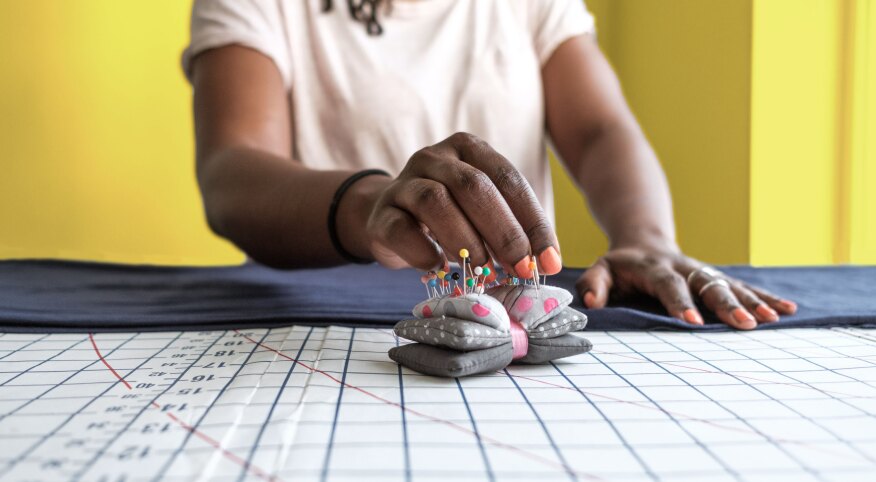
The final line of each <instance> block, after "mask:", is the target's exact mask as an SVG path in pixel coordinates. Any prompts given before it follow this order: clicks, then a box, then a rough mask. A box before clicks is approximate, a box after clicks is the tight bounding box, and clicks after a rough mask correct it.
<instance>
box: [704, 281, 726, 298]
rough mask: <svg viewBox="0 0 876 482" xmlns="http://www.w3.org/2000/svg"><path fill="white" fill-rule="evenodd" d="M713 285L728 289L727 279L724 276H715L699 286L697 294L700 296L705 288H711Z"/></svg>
mask: <svg viewBox="0 0 876 482" xmlns="http://www.w3.org/2000/svg"><path fill="white" fill-rule="evenodd" d="M713 286H723V287H725V288H727V289H728V290H729V289H730V283H728V282H727V280H725V279H724V278H715V279H713V280H712V281H709V282H708V283H706V284H704V285H703V287H702V288H700V292H699V293H697V296H699V297H700V298H702V297H703V293H705V292H706V290H708V289H709V288H711V287H713Z"/></svg>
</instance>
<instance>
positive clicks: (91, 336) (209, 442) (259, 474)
mask: <svg viewBox="0 0 876 482" xmlns="http://www.w3.org/2000/svg"><path fill="white" fill-rule="evenodd" d="M88 338H89V339H90V340H91V346H92V347H94V352H95V353H96V354H97V357H98V358H99V359H100V361H101V362H103V364H104V366H106V367H107V369H108V370H109V371H110V372H111V373H112V374H113V375H114V376H115V377H116V378H118V379H119V381H121V382H122V383H124V384H125V387H126V388H127V389H128V390H132V389H133V388H132V387H131V384H130V383H128V381H127V380H125V379H124V378H122V376H121V375H119V372H117V371H116V369H115V368H113V367H112V365H110V364H109V362H107V361H106V359H105V358H104V357H103V355H101V354H100V349H98V348H97V343H96V342H95V341H94V334H93V333H89V334H88ZM150 405H151V406H152V407H154V408H158V409H160V408H161V406H160V405H158V403H156V402H155V400H153V401H152V402H150ZM164 414H165V415H167V416H168V417H169V418H170V419H171V420H173V421H174V422H176V423H177V424H178V425H179V426H180V427H182V428H183V429H185V430H188V431H189V432H191V433H192V434H193V435H195V436H197V437H198V438H199V439H201V440H203V441H204V442H206V443H207V445H210V446H211V447H213V448H214V449H216V450H218V451H220V452H221V453H222V455H224V456H225V457H226V458H227V459H228V460H231V461H232V462H234V463H236V464H237V465H240V466H241V467H243V468H244V469H246V470H249V471H250V472H252V473H253V474H254V475H255V476H257V477H259V478H261V479H264V480H269V481H274V480H279V479H278V478H277V477H276V476H272V475H269V474H268V473H267V472H266V471H264V470H262V469H260V468H258V467H256V466H255V465H253V464H250V463H247V461H246V460H244V459H242V458H240V457H239V456H237V455H235V454H233V453H231V452H230V451H228V449H226V448H224V447H222V444H220V443H219V442H217V441H216V440H215V439H213V438H212V437H210V436H209V435H207V434H205V433H204V432H201V431H199V430H198V429H196V428H195V427H192V426H191V425H189V424H187V423H185V422H183V421H182V420H180V419H179V418H177V416H176V415H174V414H173V413H172V412H165V413H164Z"/></svg>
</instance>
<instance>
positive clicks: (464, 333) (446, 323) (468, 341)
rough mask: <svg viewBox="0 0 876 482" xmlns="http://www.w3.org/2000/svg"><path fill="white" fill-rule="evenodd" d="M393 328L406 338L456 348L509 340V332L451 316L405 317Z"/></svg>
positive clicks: (470, 348) (466, 349) (482, 347)
mask: <svg viewBox="0 0 876 482" xmlns="http://www.w3.org/2000/svg"><path fill="white" fill-rule="evenodd" d="M393 331H395V334H396V335H398V336H400V337H402V338H406V339H408V340H412V341H417V342H420V343H426V344H428V345H433V346H443V347H447V348H452V349H454V350H459V351H473V350H483V349H484V348H490V347H494V346H498V345H502V344H505V343H510V342H511V333H510V332H503V331H499V330H496V329H494V328H491V327H489V326H486V325H482V324H480V323H475V322H473V321H468V320H461V319H459V318H450V317H437V318H436V317H433V318H422V319H413V320H404V321H400V322H398V323H396V324H395V327H394V328H393Z"/></svg>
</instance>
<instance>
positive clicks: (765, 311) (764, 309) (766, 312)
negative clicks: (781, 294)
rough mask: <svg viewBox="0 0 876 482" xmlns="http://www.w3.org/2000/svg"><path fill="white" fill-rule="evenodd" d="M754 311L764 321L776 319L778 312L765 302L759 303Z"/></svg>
mask: <svg viewBox="0 0 876 482" xmlns="http://www.w3.org/2000/svg"><path fill="white" fill-rule="evenodd" d="M754 311H755V312H756V313H757V314H758V316H760V317H761V318H762V319H763V320H764V321H778V320H779V314H778V313H776V311H775V310H773V309H772V308H770V307H769V306H767V305H766V304H763V303H761V304H759V305H757V308H755V309H754Z"/></svg>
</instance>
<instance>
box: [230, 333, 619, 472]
mask: <svg viewBox="0 0 876 482" xmlns="http://www.w3.org/2000/svg"><path fill="white" fill-rule="evenodd" d="M234 332H235V333H238V334H240V335H241V336H243V337H244V338H245V339H246V340H248V341H249V342H250V343H254V344H256V345H258V346H260V347H262V348H264V349H266V350H269V351H272V352H274V353H276V354H277V355H279V356H281V357H283V358H285V359H287V360H289V361H291V362H292V363H295V364H296V365H301V366H302V367H303V368H305V369H307V370H310V371H311V372H315V373H319V374H320V375H323V376H325V377H328V378H329V379H331V380H332V381H334V382H336V383H337V384H338V385H343V386H344V388H349V389H350V390H355V391H357V392H359V393H361V394H363V395H366V396H368V397H371V398H373V399H375V400H378V401H380V402H383V403H385V404H387V405H392V406H393V407H396V408H398V409H400V410H404V411H405V412H407V413H409V414H411V415H416V416H418V417H420V418H424V419H426V420H430V421H432V422H436V423H440V424H442V425H446V426H448V427H450V428H452V429H454V430H457V431H460V432H463V433H467V434H470V435H474V436H476V437H480V439H481V440H483V441H485V442H488V443H489V444H491V445H494V446H496V447H499V448H503V449H506V450H510V451H512V452H516V453H518V454H520V455H522V456H524V457H527V458H529V459H532V460H536V461H538V462H541V463H543V464H546V465H550V466H553V467H556V468H559V469H562V470H564V471H566V472H567V473H571V474H575V475H578V476H581V477H584V478H587V479H590V480H604V479H602V478H600V477H597V476H595V475H592V474H588V473H585V472H579V471H576V470H575V469H573V468H571V467H569V466H568V465H566V464H563V463H558V462H554V461H553V460H551V459H549V458H546V457H542V456H540V455H538V454H534V453H532V452H529V451H527V450H525V449H522V448H520V447H517V446H514V445H511V444H507V443H505V442H502V441H500V440H497V439H494V438H492V437H487V436H484V435H482V434H477V433H475V431H474V430H472V429H469V428H466V427H463V426H462V425H458V424H456V423H453V422H451V421H450V420H445V419H443V418H439V417H435V416H433V415H429V414H427V413H423V412H420V411H418V410H414V409H412V408H410V407H406V406H403V405H402V404H400V403H398V402H393V401H392V400H389V399H386V398H383V397H381V396H380V395H377V394H375V393H372V392H369V391H368V390H365V389H364V388H361V387H357V386H356V385H351V384H349V383H347V382H345V381H342V380H340V379H338V378H337V377H335V376H334V375H332V374H331V373H328V372H326V371H323V370H320V369H319V368H315V367H312V366H310V365H308V364H306V363H304V362H301V361H298V360H296V359H295V358H292V357H291V356H289V355H287V354H285V353H283V352H281V351H280V350H277V349H275V348H273V347H270V346H268V345H265V344H264V343H261V342H259V341H256V340H253V339H252V338H250V337H249V336H248V335H246V334H244V333H241V332H240V331H238V330H234Z"/></svg>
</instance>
